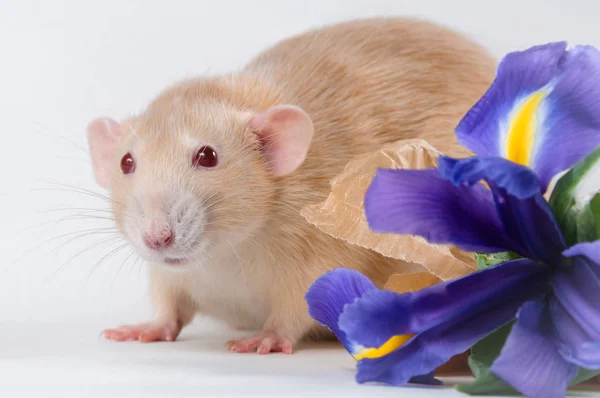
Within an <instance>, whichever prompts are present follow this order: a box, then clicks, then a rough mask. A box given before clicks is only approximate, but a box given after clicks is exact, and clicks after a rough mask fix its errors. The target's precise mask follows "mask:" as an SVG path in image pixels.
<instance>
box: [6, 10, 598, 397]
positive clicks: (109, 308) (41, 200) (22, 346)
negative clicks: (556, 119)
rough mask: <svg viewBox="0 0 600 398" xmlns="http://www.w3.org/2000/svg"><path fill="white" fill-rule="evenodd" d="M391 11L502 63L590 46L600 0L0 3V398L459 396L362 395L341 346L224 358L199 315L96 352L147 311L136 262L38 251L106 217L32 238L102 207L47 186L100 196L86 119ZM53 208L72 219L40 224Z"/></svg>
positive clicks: (387, 391)
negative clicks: (542, 50) (178, 326)
mask: <svg viewBox="0 0 600 398" xmlns="http://www.w3.org/2000/svg"><path fill="white" fill-rule="evenodd" d="M567 4H568V5H567ZM390 14H395V15H416V16H425V17H429V18H430V19H433V20H437V21H439V22H442V23H446V24H448V25H450V26H454V27H456V28H457V29H460V30H462V31H464V32H467V33H469V34H470V35H472V36H473V37H475V38H476V39H478V40H479V41H481V42H482V43H484V44H486V45H488V46H489V47H490V48H491V49H492V51H493V52H494V53H495V54H496V55H498V56H500V55H502V54H504V53H506V52H508V51H511V50H515V49H521V48H525V47H528V46H531V45H534V44H539V43H543V42H547V41H553V40H561V39H566V40H568V41H570V42H571V43H588V44H593V45H596V46H600V34H599V33H600V28H598V24H597V18H598V15H600V2H598V1H595V0H588V1H585V0H579V1H575V0H568V1H567V0H564V1H557V0H535V1H533V0H529V1H523V0H517V1H514V0H510V1H509V0H502V1H481V0H471V1H466V0H463V1H459V0H453V1H449V0H438V1H432V0H414V1H400V0H389V1H369V0H363V1H360V0H355V1H349V0H346V1H342V0H336V1H333V0H330V1H324V0H320V1H303V2H301V1H285V2H284V1H276V0H274V1H266V0H263V1H252V2H250V1H249V2H246V1H231V0H216V1H215V0H211V1H162V2H160V1H141V0H140V1H114V0H111V1H108V0H98V1H81V0H80V1H58V0H54V1H24V0H23V1H22V0H13V1H9V0H0V51H1V57H0V121H1V123H2V124H1V128H2V130H1V133H0V134H1V137H2V139H3V143H2V144H1V145H0V181H2V185H0V201H1V203H2V206H0V222H1V224H0V225H2V228H0V253H1V254H2V258H3V261H2V264H1V266H0V267H1V268H0V270H1V273H0V298H2V300H0V396H2V397H5V396H6V397H12V396H19V393H21V394H23V395H27V394H31V396H42V397H46V396H67V393H71V394H72V395H71V396H83V397H85V396H142V395H143V396H149V397H152V396H185V395H190V396H191V395H194V396H203V395H208V396H213V395H219V394H221V393H229V394H231V395H238V396H240V395H241V396H258V395H264V396H266V395H272V396H283V395H299V396H304V395H308V393H311V394H313V393H314V394H317V393H318V395H321V396H327V395H331V392H332V391H335V392H340V393H344V394H345V395H346V396H367V395H368V396H373V397H375V396H395V397H404V396H406V397H420V396H427V395H431V396H452V395H458V394H457V393H454V392H453V391H452V390H447V391H445V392H444V393H440V392H439V391H438V390H436V391H435V392H431V391H429V390H425V389H423V390H414V389H391V388H381V387H362V386H357V385H355V383H354V380H353V371H352V366H353V364H352V361H351V359H350V358H349V357H348V356H347V355H346V354H345V353H344V352H343V351H341V350H339V349H337V350H333V351H332V350H326V349H311V350H306V351H301V352H299V353H298V354H297V355H294V356H291V357H283V356H272V357H264V358H258V357H256V356H237V355H232V354H228V353H226V352H225V351H224V350H223V349H222V344H223V343H224V341H225V340H226V338H227V337H228V336H225V335H224V333H223V332H219V331H215V330H214V329H210V328H206V327H203V326H202V324H203V322H202V320H199V321H198V322H197V324H198V326H197V327H196V328H195V329H193V330H189V331H186V334H185V336H187V340H186V341H183V342H178V343H175V344H170V345H169V344H158V345H156V344H155V345H144V346H142V345H136V344H127V345H119V344H110V343H107V342H104V341H102V340H100V339H98V332H99V331H100V329H102V328H103V327H108V326H114V325H116V324H119V323H122V322H134V321H142V320H145V318H147V317H148V316H149V314H150V309H149V307H148V304H147V301H146V296H145V273H144V269H143V267H142V264H141V263H140V262H135V260H136V259H135V257H134V256H132V257H129V258H128V259H127V255H129V252H128V251H127V250H129V249H125V250H123V251H122V252H121V253H116V255H114V256H113V255H110V256H108V257H107V258H106V259H105V261H103V262H102V263H100V264H98V265H97V262H98V261H99V260H100V259H101V258H102V257H103V256H105V255H107V254H108V253H109V252H110V250H111V248H115V247H117V246H118V245H117V243H118V242H116V241H113V242H107V243H112V246H111V244H101V245H98V246H96V247H95V248H93V249H89V250H88V249H86V247H87V246H88V245H90V244H93V243H94V242H96V240H97V239H98V238H102V237H104V236H105V235H90V236H87V237H85V238H82V239H78V240H75V241H71V242H68V240H69V238H72V237H75V235H66V236H64V237H62V238H60V239H56V240H54V241H51V242H46V243H45V244H42V245H40V243H41V242H43V241H45V240H47V239H50V238H55V237H59V236H61V235H62V234H67V233H73V232H77V231H82V230H90V229H97V228H101V227H102V226H103V225H105V224H103V223H102V220H98V219H78V220H71V221H66V222H63V223H60V224H46V225H43V226H41V227H37V228H29V227H32V226H36V225H39V224H41V223H44V222H46V221H49V220H57V219H60V218H62V217H65V216H68V215H73V214H76V213H78V212H81V211H83V210H76V209H77V208H103V207H104V206H103V205H104V203H103V201H102V200H99V199H97V198H93V197H90V196H86V195H81V194H77V193H75V192H64V191H57V190H54V191H49V190H47V188H49V187H52V186H51V185H49V184H48V183H46V182H44V181H47V180H52V181H55V182H60V183H66V184H71V185H74V186H76V187H83V188H86V189H92V190H94V191H96V192H100V191H99V190H98V189H97V188H96V187H95V185H94V183H93V180H92V177H91V171H90V164H89V161H88V158H87V154H86V153H85V152H86V150H85V147H86V145H87V144H86V142H85V136H84V129H85V126H86V124H87V123H88V121H89V120H90V119H92V118H94V117H96V116H99V115H103V114H108V115H110V116H113V117H115V118H119V117H121V116H123V115H124V114H126V113H128V112H131V111H135V110H137V109H139V108H140V107H141V106H143V105H144V103H145V102H146V101H148V100H149V99H150V98H151V97H152V96H153V95H154V94H156V92H157V91H158V90H160V89H161V88H163V87H164V86H165V85H167V84H170V83H172V82H173V81H175V80H177V79H180V78H182V77H186V76H190V75H195V74H200V73H204V72H206V71H210V72H211V73H213V72H218V71H226V70H231V69H235V68H236V67H238V66H240V65H242V64H243V63H244V62H246V61H247V60H248V59H249V58H250V57H251V56H252V55H253V54H255V53H256V52H257V51H259V50H260V49H262V48H264V47H265V46H266V45H269V44H271V43H273V42H275V41H277V40H278V39H280V38H283V37H285V36H288V35H290V34H293V33H296V32H300V31H302V30H305V29H307V28H309V27H313V26H316V25H319V24H321V23H326V22H333V21H337V20H342V19H348V18H352V17H364V16H372V15H390ZM82 148H83V149H82ZM54 188H56V186H54ZM59 208H70V210H68V211H53V212H50V213H44V214H38V212H40V211H49V210H56V209H59ZM25 228H29V229H26V230H24V229H25ZM58 246H60V247H59V250H54V249H55V248H56V247H58ZM78 252H82V254H81V255H80V256H78V257H75V258H73V259H71V257H72V256H73V255H75V254H77V253H78ZM119 254H120V255H121V256H119ZM125 260H127V261H125ZM92 269H95V271H94V272H93V273H91V270H92ZM119 270H120V272H119ZM90 274H91V276H90V277H89V278H88V276H89V275H90ZM84 388H85V389H87V388H91V391H92V392H89V391H88V390H86V392H85V393H83V392H82V391H84Z"/></svg>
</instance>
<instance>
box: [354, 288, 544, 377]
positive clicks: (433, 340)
mask: <svg viewBox="0 0 600 398" xmlns="http://www.w3.org/2000/svg"><path fill="white" fill-rule="evenodd" d="M529 289H531V290H532V291H535V292H537V293H540V292H541V291H542V290H543V289H544V283H543V281H538V282H535V281H532V284H531V285H530V286H528V287H527V288H526V289H521V291H520V292H519V293H518V294H516V295H513V296H511V295H508V296H506V297H504V298H503V300H498V301H497V302H496V305H493V306H489V307H487V308H486V309H485V310H484V311H482V312H480V313H475V314H469V316H468V317H464V316H463V317H460V316H459V317H456V318H453V319H451V320H450V321H449V322H446V323H444V324H440V325H438V326H436V327H433V328H431V329H429V330H426V331H425V332H423V333H420V334H418V335H417V336H416V337H415V338H413V339H412V340H410V341H409V342H407V343H406V345H404V346H403V347H401V348H399V349H397V350H396V351H394V352H392V353H390V354H388V355H386V356H384V357H381V358H377V359H363V360H361V361H359V362H358V373H357V375H356V379H357V381H358V382H359V383H365V382H370V381H376V382H382V383H386V384H391V385H403V384H406V383H407V382H408V381H409V380H410V379H411V378H412V377H414V376H415V375H418V374H425V373H428V372H431V371H433V370H434V369H436V368H438V367H439V366H441V365H443V364H444V363H446V362H447V361H448V360H449V359H450V358H452V357H453V356H455V355H457V354H460V353H462V352H464V351H466V350H467V349H469V348H470V347H471V346H473V344H475V343H476V342H478V341H479V340H481V339H482V338H483V337H485V336H486V335H488V334H489V333H491V332H493V331H494V330H496V329H498V328H499V327H501V326H502V325H504V324H506V323H507V322H509V321H510V320H511V319H513V318H514V316H515V313H516V312H517V310H518V308H519V307H520V306H521V304H522V303H523V301H524V300H523V295H526V296H530V293H529V292H526V290H529Z"/></svg>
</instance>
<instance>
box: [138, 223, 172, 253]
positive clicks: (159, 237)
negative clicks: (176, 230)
mask: <svg viewBox="0 0 600 398" xmlns="http://www.w3.org/2000/svg"><path fill="white" fill-rule="evenodd" d="M142 238H143V240H144V243H145V244H146V246H148V247H149V248H150V249H154V250H161V249H166V248H167V247H169V246H171V245H172V244H173V240H174V239H175V237H174V236H173V231H172V230H171V229H170V228H168V227H167V228H160V229H155V230H152V231H150V232H147V233H145V234H144V236H143V237H142Z"/></svg>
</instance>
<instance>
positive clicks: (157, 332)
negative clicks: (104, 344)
mask: <svg viewBox="0 0 600 398" xmlns="http://www.w3.org/2000/svg"><path fill="white" fill-rule="evenodd" d="M179 332H181V327H179V326H178V325H177V322H158V321H156V322H146V323H140V324H137V325H123V326H119V327H117V328H114V329H106V330H104V331H103V332H102V333H103V334H104V337H105V338H106V339H108V340H113V341H128V340H137V341H140V342H142V343H150V342H154V341H174V340H175V339H176V338H177V336H178V335H179Z"/></svg>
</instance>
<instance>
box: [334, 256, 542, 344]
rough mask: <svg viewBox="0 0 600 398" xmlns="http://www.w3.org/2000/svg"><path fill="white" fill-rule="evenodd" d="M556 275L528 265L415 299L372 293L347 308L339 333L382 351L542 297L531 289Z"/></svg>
mask: <svg viewBox="0 0 600 398" xmlns="http://www.w3.org/2000/svg"><path fill="white" fill-rule="evenodd" d="M549 274H550V269H549V268H547V267H545V266H541V265H539V264H536V263H534V262H532V261H529V260H527V259H520V260H514V261H511V262H507V263H503V264H500V265H497V266H495V267H492V268H488V269H486V270H484V271H480V272H476V273H473V274H470V275H467V276H464V277H462V278H459V279H455V280H451V281H448V282H444V283H440V284H437V285H433V286H431V287H427V288H425V289H422V290H419V291H417V292H414V293H404V294H398V293H394V292H391V291H386V290H378V289H374V290H370V291H368V292H365V293H364V294H363V295H362V297H361V298H360V300H356V301H354V302H353V303H352V304H349V305H347V306H346V307H345V309H344V311H343V313H342V315H341V316H340V318H339V327H340V329H341V330H342V332H343V333H344V334H345V335H346V337H347V339H348V340H349V341H351V342H352V343H353V344H356V345H361V346H365V347H379V346H381V345H382V344H383V343H385V342H386V341H387V340H388V339H389V338H390V337H392V336H394V335H410V334H415V333H421V332H424V331H426V330H428V329H431V328H434V327H436V326H438V325H440V324H443V323H446V322H452V320H453V319H456V318H464V317H468V316H471V315H472V314H474V313H478V312H480V311H485V310H486V309H487V308H488V307H491V306H495V305H497V304H499V303H501V302H503V301H505V300H506V297H513V298H514V297H523V299H522V300H523V301H526V300H529V299H531V298H532V297H535V295H537V294H539V292H538V291H536V290H535V289H533V288H530V286H535V285H536V284H538V283H544V282H545V281H546V280H548V277H549Z"/></svg>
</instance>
